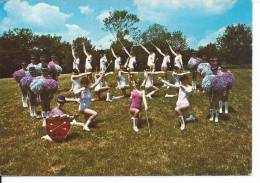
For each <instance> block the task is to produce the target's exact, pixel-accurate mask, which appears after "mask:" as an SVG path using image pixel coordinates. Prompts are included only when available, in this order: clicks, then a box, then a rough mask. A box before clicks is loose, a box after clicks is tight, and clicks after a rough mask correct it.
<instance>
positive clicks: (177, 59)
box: [168, 43, 183, 72]
mask: <svg viewBox="0 0 260 183" xmlns="http://www.w3.org/2000/svg"><path fill="white" fill-rule="evenodd" d="M168 45H169V48H170V50H171V52H172V54H173V55H174V56H175V58H174V66H175V67H177V68H179V72H181V71H182V70H183V62H182V55H181V53H180V49H177V50H176V52H175V51H174V50H173V49H172V47H171V46H170V44H169V43H168Z"/></svg>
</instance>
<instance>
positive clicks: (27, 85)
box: [20, 75, 34, 90]
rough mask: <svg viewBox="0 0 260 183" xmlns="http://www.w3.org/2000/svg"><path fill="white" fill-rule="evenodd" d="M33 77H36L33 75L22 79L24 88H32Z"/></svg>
mask: <svg viewBox="0 0 260 183" xmlns="http://www.w3.org/2000/svg"><path fill="white" fill-rule="evenodd" d="M33 79H34V78H33V77H32V76H31V75H29V76H25V77H23V78H22V79H21V81H20V86H21V87H22V88H23V89H25V90H28V89H29V88H30V85H31V83H32V81H33Z"/></svg>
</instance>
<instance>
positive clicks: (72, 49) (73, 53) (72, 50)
mask: <svg viewBox="0 0 260 183" xmlns="http://www.w3.org/2000/svg"><path fill="white" fill-rule="evenodd" d="M71 53H72V57H73V58H74V60H76V57H75V50H74V48H71Z"/></svg>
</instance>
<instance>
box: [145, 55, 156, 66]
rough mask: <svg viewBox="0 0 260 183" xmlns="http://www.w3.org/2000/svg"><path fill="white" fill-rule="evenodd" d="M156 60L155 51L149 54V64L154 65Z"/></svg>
mask: <svg viewBox="0 0 260 183" xmlns="http://www.w3.org/2000/svg"><path fill="white" fill-rule="evenodd" d="M154 62H155V53H152V54H149V56H148V60H147V65H148V66H153V65H154Z"/></svg>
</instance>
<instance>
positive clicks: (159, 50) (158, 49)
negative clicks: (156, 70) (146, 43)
mask: <svg viewBox="0 0 260 183" xmlns="http://www.w3.org/2000/svg"><path fill="white" fill-rule="evenodd" d="M151 44H152V45H153V46H154V47H155V49H156V50H157V51H158V52H159V53H160V54H161V55H162V56H163V57H165V56H166V55H165V54H164V53H163V52H162V51H161V49H160V48H158V47H157V46H155V45H154V44H153V43H151Z"/></svg>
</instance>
